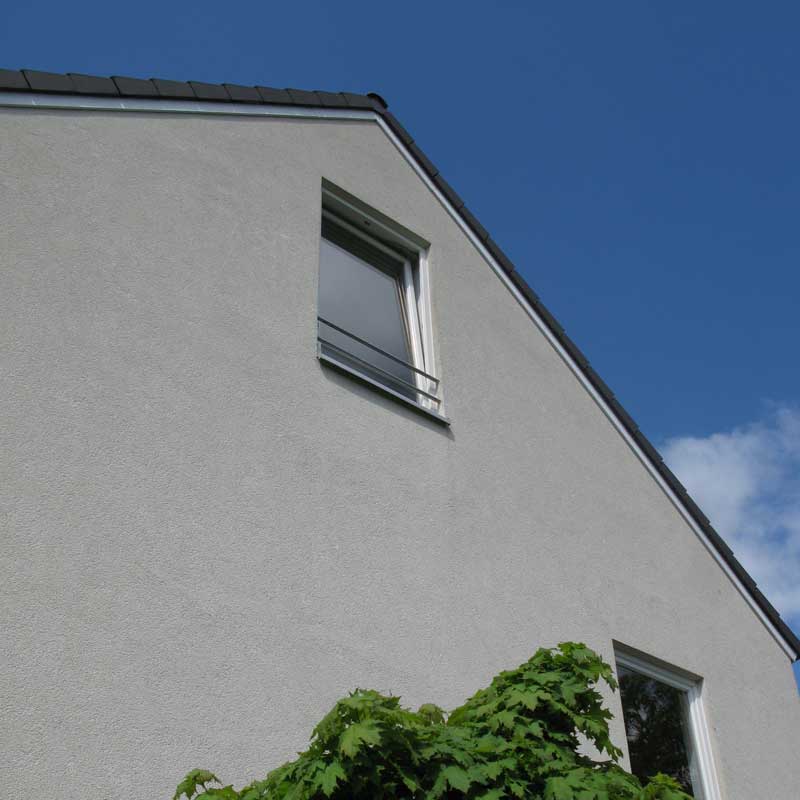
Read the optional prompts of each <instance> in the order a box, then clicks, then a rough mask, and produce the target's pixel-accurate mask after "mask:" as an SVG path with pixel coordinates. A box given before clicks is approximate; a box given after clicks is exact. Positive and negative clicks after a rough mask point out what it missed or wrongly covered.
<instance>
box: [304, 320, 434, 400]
mask: <svg viewBox="0 0 800 800" xmlns="http://www.w3.org/2000/svg"><path fill="white" fill-rule="evenodd" d="M317 341H318V342H319V343H320V344H324V345H325V346H326V347H331V348H333V349H334V350H336V351H337V352H339V353H341V354H342V355H343V356H345V357H347V358H349V359H351V360H352V361H355V362H356V363H358V364H361V365H363V366H364V367H366V368H367V369H369V370H372V371H373V372H379V373H380V374H381V375H385V376H386V377H387V378H389V379H390V380H392V381H393V382H394V383H399V384H402V385H403V386H407V387H408V388H409V389H412V390H413V391H414V392H415V393H416V394H421V395H423V397H427V398H429V399H430V400H433V401H434V402H435V403H441V402H442V401H441V400H440V399H439V398H438V397H437V396H436V395H435V394H431V393H430V392H426V391H425V390H424V389H420V388H419V386H416V385H415V384H413V383H409V382H408V381H404V380H403V379H402V378H398V377H397V375H392V373H391V372H388V371H387V370H385V369H381V368H380V367H377V366H375V364H370V363H369V361H365V360H364V359H363V358H359V357H358V356H357V355H354V354H353V353H350V352H348V351H347V350H345V349H344V348H343V347H339V345H338V344H334V343H333V342H330V341H328V340H327V339H323V338H322V337H321V336H318V337H317ZM401 363H402V362H401Z"/></svg>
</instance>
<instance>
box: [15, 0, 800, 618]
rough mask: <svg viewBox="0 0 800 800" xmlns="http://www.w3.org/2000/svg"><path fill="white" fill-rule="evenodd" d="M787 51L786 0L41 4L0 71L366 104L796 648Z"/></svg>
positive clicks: (794, 242) (790, 50)
mask: <svg viewBox="0 0 800 800" xmlns="http://www.w3.org/2000/svg"><path fill="white" fill-rule="evenodd" d="M799 39H800V5H798V4H796V3H789V2H768V3H759V4H752V3H740V2H734V1H733V0H732V1H731V2H706V3H702V4H695V3H691V4H690V3H669V4H668V3H656V2H643V1H642V0H637V1H636V2H633V1H626V0H621V1H619V2H615V3H612V4H601V3H589V2H584V3H550V4H544V3H531V2H524V3H522V2H521V3H508V2H495V3H492V4H489V3H480V4H478V3H472V2H464V0H461V1H460V2H450V1H449V0H448V2H427V3H421V2H413V1H411V2H404V3H393V4H389V3H375V2H372V3H366V2H346V1H342V2H339V3H331V2H327V3H325V2H305V0H295V2H292V3H270V2H261V3H252V4H244V3H237V2H227V3H219V2H215V3H210V2H207V0H196V1H195V2H192V3H191V4H188V3H186V4H178V3H169V2H159V3H154V2H148V0H144V1H143V2H139V3H137V4H135V5H134V6H127V7H126V6H115V5H109V4H107V3H99V2H94V3H92V2H89V3H80V2H79V3H77V4H75V3H69V4H64V3H56V2H53V1H52V0H43V2H39V3H36V4H23V3H12V4H7V5H6V7H5V8H4V13H3V23H2V26H0V60H2V62H3V63H2V65H1V66H4V67H11V68H34V69H43V70H53V71H57V72H65V71H72V72H88V73H95V74H103V75H105V74H122V75H126V74H127V75H134V76H142V77H165V78H175V79H179V80H207V81H211V82H223V81H225V82H234V83H244V84H251V85H252V84H255V83H261V84H265V85H272V86H293V87H299V88H312V89H314V88H320V89H333V90H352V91H377V92H380V93H381V94H382V95H383V96H384V97H385V98H386V99H387V100H388V102H389V104H390V107H391V109H392V111H394V112H395V114H397V116H398V117H399V118H400V119H401V120H402V121H403V123H404V124H405V126H406V127H407V128H408V129H409V130H410V131H411V133H412V135H414V136H415V138H416V139H417V141H418V142H419V143H420V145H421V146H422V147H423V149H424V150H425V151H426V152H427V153H428V155H429V156H430V157H431V158H432V160H433V161H434V162H436V164H437V165H438V166H439V167H440V169H441V170H442V172H443V173H444V174H445V175H446V176H447V178H448V180H449V182H450V183H451V184H453V186H454V187H455V188H456V189H457V191H459V192H460V193H461V195H462V196H463V197H464V198H465V199H466V201H467V203H468V205H470V206H471V207H472V209H473V210H474V211H475V212H476V213H477V214H478V216H479V217H480V219H481V221H482V222H483V223H484V225H485V226H486V227H487V228H488V229H489V230H490V231H491V232H492V234H493V236H494V238H496V239H497V240H498V241H499V242H500V243H501V245H502V246H503V247H504V249H506V251H507V252H508V253H509V254H510V256H511V257H512V259H513V260H514V261H515V262H516V263H517V265H518V268H519V269H520V270H521V271H522V272H523V273H524V275H525V276H526V277H527V278H528V280H529V281H530V283H531V284H532V285H533V287H534V288H535V289H536V290H537V291H538V292H539V294H540V295H541V296H542V297H543V298H544V300H545V302H547V303H548V305H549V306H550V308H551V310H552V311H553V312H554V313H555V314H556V316H557V317H558V318H559V319H560V321H561V322H562V324H563V325H564V326H565V327H566V328H567V331H568V332H569V333H570V334H571V335H572V337H573V338H574V339H575V340H576V341H577V342H578V344H579V345H580V347H581V348H582V349H583V350H584V352H586V354H587V355H588V356H589V358H590V359H591V361H592V362H593V364H594V366H595V368H596V369H597V370H598V371H599V372H600V374H601V375H603V377H604V378H605V380H606V381H607V382H608V383H609V384H610V385H611V386H612V388H613V389H614V390H615V392H616V393H617V395H618V396H619V397H620V399H621V400H622V402H623V403H624V404H625V405H626V407H627V408H628V410H629V411H630V412H631V413H632V414H633V416H634V417H635V418H636V419H637V421H638V422H639V424H640V426H641V427H642V429H643V430H644V431H645V432H646V433H647V434H648V435H649V436H650V438H651V439H652V440H653V441H654V442H656V443H657V444H659V445H661V446H662V447H663V448H664V449H665V452H666V454H667V457H668V460H669V461H670V463H671V464H673V465H674V468H675V469H676V471H677V472H678V473H679V475H681V476H682V477H683V479H684V481H685V482H686V483H687V485H688V486H689V488H690V490H692V491H693V492H694V493H695V494H697V496H698V497H699V499H700V500H701V505H705V506H706V507H707V508H706V510H707V513H709V515H710V516H711V517H712V519H713V520H714V521H715V522H716V523H717V524H718V526H719V527H720V529H721V532H722V533H723V535H725V536H726V537H728V538H730V539H731V540H732V541H733V544H734V549H735V550H736V552H737V554H741V556H742V558H743V560H745V562H746V563H747V565H748V567H749V568H751V569H752V571H753V573H754V576H755V577H756V579H757V580H758V581H759V584H760V585H762V586H763V587H764V589H765V591H766V593H767V594H768V596H770V597H771V598H772V599H773V600H774V602H775V603H776V604H777V605H778V606H779V608H780V610H781V611H782V613H783V614H784V616H785V617H786V618H787V619H789V620H790V621H791V623H792V624H793V625H794V627H795V629H796V630H797V629H800V592H798V588H797V586H798V584H800V481H798V471H799V470H800V436H795V434H796V431H795V427H794V426H795V424H798V425H800V370H798V369H797V362H798V356H797V351H798V344H799V343H800V342H799V340H800V314H798V311H797V304H798V295H800V269H799V268H798V267H800V263H799V262H800V226H799V225H798V222H797V219H798V208H800V168H799V167H798V142H800V48H798V46H797V42H798V40H799ZM725 475H730V476H731V480H730V482H727V481H726V480H721V476H725Z"/></svg>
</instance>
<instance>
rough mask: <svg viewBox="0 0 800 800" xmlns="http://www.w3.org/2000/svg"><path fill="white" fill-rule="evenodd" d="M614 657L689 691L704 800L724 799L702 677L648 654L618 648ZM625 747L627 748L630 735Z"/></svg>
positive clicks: (690, 725) (691, 731) (690, 720)
mask: <svg viewBox="0 0 800 800" xmlns="http://www.w3.org/2000/svg"><path fill="white" fill-rule="evenodd" d="M614 658H615V662H616V666H617V667H625V668H626V669H629V670H631V671H633V672H638V673H640V674H641V675H645V676H646V677H648V678H653V679H654V680H657V681H660V682H661V683H665V684H666V685H667V686H672V687H673V688H674V689H679V690H680V691H682V692H684V693H685V694H686V699H687V706H688V711H689V714H688V719H687V720H686V722H687V723H688V724H687V727H688V728H689V736H690V737H691V746H692V749H693V752H694V755H695V758H696V759H697V769H698V771H699V773H700V774H699V776H698V777H699V780H700V789H701V791H702V792H703V798H702V800H722V790H721V789H720V782H719V775H718V773H717V767H716V762H715V761H714V754H713V751H712V749H711V735H710V733H709V726H708V719H707V717H706V712H705V708H704V705H703V680H702V678H695V677H692V676H690V675H689V674H687V673H685V672H682V671H679V670H677V669H670V668H669V667H667V666H666V665H662V664H660V663H656V662H655V660H652V661H651V660H650V659H648V658H647V657H643V656H640V655H634V654H633V653H631V652H630V651H627V650H620V649H618V648H615V649H614ZM625 747H626V750H627V748H628V740H627V736H626V739H625Z"/></svg>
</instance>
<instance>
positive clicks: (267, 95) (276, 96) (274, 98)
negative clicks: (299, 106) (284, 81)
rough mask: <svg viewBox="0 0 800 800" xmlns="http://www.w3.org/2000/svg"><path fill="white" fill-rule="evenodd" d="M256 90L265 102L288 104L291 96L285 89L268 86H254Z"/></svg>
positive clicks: (290, 102) (290, 101)
mask: <svg viewBox="0 0 800 800" xmlns="http://www.w3.org/2000/svg"><path fill="white" fill-rule="evenodd" d="M256 91H257V92H258V93H259V95H260V96H261V99H262V100H263V101H264V102H265V103H275V104H278V105H284V106H290V105H291V104H292V98H291V97H290V96H289V92H287V91H286V89H273V88H271V87H269V86H256Z"/></svg>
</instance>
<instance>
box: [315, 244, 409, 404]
mask: <svg viewBox="0 0 800 800" xmlns="http://www.w3.org/2000/svg"><path fill="white" fill-rule="evenodd" d="M359 250H360V251H361V252H368V250H366V249H365V248H364V247H363V246H361V247H359ZM376 260H377V259H376ZM381 260H382V261H383V262H384V263H382V264H381V266H380V267H379V266H374V265H373V264H371V263H369V262H368V261H366V260H365V259H364V258H360V257H358V256H356V255H354V254H353V253H351V252H349V251H348V250H346V249H344V247H341V246H339V245H338V244H334V243H333V242H331V241H329V240H327V239H324V238H323V239H322V241H321V244H320V267H319V316H320V317H322V318H323V319H325V320H328V321H330V322H332V323H334V325H337V326H339V327H340V328H344V330H346V331H348V332H349V333H352V334H354V335H355V336H358V337H359V338H360V339H363V340H365V341H367V342H369V343H370V344H372V345H374V346H375V347H379V348H380V349H381V350H384V351H386V352H387V353H391V354H392V355H393V356H395V357H396V358H399V359H401V360H403V361H406V362H410V361H411V357H410V353H409V348H408V337H407V335H406V327H405V323H404V319H403V311H402V307H401V305H400V284H399V279H398V277H397V276H396V275H394V274H392V272H391V270H390V268H389V267H387V263H389V262H388V261H387V259H386V258H383V259H381ZM401 268H402V265H401V264H400V263H399V262H398V264H397V271H398V274H399V271H400V269H401ZM320 335H321V337H322V338H323V339H326V340H327V341H329V342H331V343H332V344H333V345H335V346H336V347H326V345H325V344H324V343H323V345H322V347H323V352H326V353H327V354H328V355H331V356H332V357H334V358H336V359H338V360H340V361H345V362H346V363H347V364H348V366H351V367H353V368H354V369H357V370H359V371H361V372H364V373H365V374H367V375H368V376H369V377H371V378H373V379H374V380H377V381H379V382H380V383H384V384H386V385H387V386H389V387H390V388H392V389H394V390H395V391H399V392H401V393H403V394H405V395H407V396H410V397H412V399H416V394H415V392H414V390H413V389H412V388H409V387H405V386H404V385H403V384H402V383H400V381H406V382H407V383H411V384H412V385H413V383H414V376H413V373H412V371H411V370H410V369H409V368H408V367H405V366H403V365H401V364H398V363H397V362H396V361H393V360H392V359H390V358H387V357H386V356H384V355H381V354H380V353H376V352H375V351H374V350H372V349H370V348H369V347H366V346H365V345H363V344H360V343H359V342H357V341H355V340H354V339H352V338H350V337H349V336H347V335H346V334H343V333H341V332H339V331H336V330H334V329H333V328H331V327H330V326H328V325H325V324H324V323H320ZM337 348H341V349H337ZM342 351H345V353H347V354H349V355H350V356H352V357H353V358H350V359H348V358H347V356H346V355H344V354H343V353H342ZM361 362H366V363H361ZM371 367H372V368H375V367H377V368H378V369H380V370H383V372H378V370H376V369H371ZM384 372H385V373H388V375H386V374H384Z"/></svg>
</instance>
